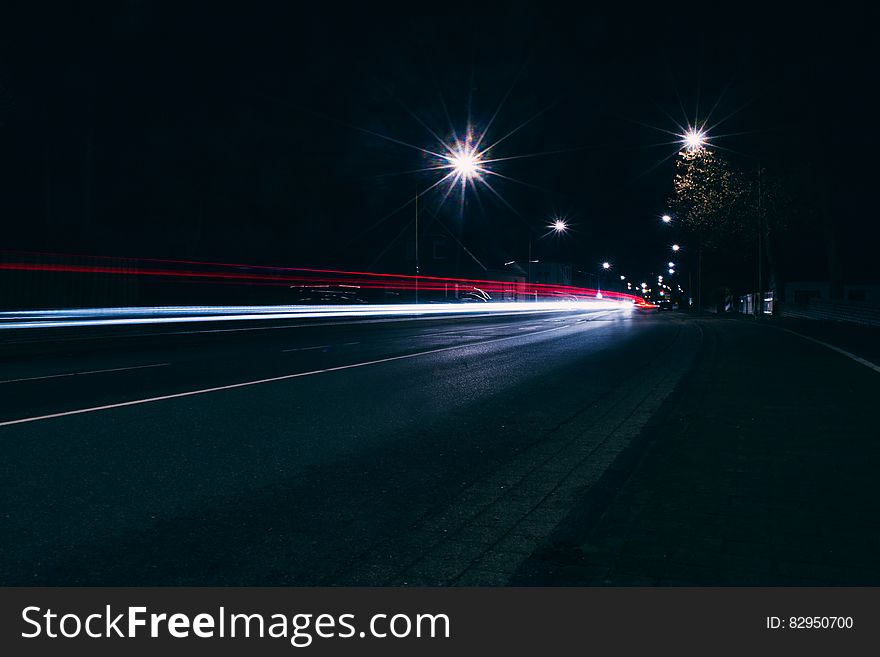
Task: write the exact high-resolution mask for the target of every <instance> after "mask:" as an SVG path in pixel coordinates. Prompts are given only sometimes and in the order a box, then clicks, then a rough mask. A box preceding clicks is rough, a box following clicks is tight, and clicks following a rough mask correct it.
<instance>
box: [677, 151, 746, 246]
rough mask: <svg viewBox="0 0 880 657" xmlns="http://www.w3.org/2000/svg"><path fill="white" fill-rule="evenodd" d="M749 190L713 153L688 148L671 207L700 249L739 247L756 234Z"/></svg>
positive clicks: (681, 160) (681, 155)
mask: <svg viewBox="0 0 880 657" xmlns="http://www.w3.org/2000/svg"><path fill="white" fill-rule="evenodd" d="M749 187H750V185H749V184H748V182H747V181H745V180H743V179H742V177H741V176H740V175H739V174H737V173H736V172H735V171H734V170H733V169H731V168H730V167H729V166H728V165H727V162H725V161H724V159H723V158H721V157H720V156H718V155H716V154H715V153H713V152H712V151H711V150H709V149H706V148H699V149H685V150H683V151H682V152H681V153H679V157H678V159H677V160H676V163H675V180H674V187H673V195H672V198H671V199H670V207H672V209H673V210H674V211H675V213H676V215H677V216H678V217H679V219H680V221H681V225H682V227H683V228H684V229H685V230H687V231H688V232H690V233H692V234H693V235H695V236H696V237H697V242H698V243H699V246H700V247H702V248H707V249H715V248H717V247H719V246H721V245H722V244H731V243H737V244H738V243H741V242H742V240H743V239H744V238H745V237H746V236H747V235H748V233H749V232H751V234H752V235H754V227H753V226H754V215H753V214H752V213H750V212H749V211H748V209H747V208H748V205H749V201H748V195H749ZM750 228H751V231H750V230H749V229H750Z"/></svg>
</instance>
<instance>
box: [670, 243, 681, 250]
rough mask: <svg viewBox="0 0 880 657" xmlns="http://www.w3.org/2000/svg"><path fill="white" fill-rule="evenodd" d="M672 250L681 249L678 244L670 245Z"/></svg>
mask: <svg viewBox="0 0 880 657" xmlns="http://www.w3.org/2000/svg"><path fill="white" fill-rule="evenodd" d="M672 250H673V251H680V250H681V247H680V246H679V245H678V244H673V245H672Z"/></svg>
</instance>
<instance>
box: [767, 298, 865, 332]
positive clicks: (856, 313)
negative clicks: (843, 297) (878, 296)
mask: <svg viewBox="0 0 880 657" xmlns="http://www.w3.org/2000/svg"><path fill="white" fill-rule="evenodd" d="M779 314H780V315H781V316H782V317H799V318H801V319H821V320H827V321H832V322H852V323H854V324H868V325H871V326H880V306H877V305H874V304H869V303H862V302H859V301H815V300H814V301H810V303H808V304H806V303H780V304H779Z"/></svg>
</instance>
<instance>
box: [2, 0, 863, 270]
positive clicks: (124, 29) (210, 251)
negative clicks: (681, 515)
mask: <svg viewBox="0 0 880 657" xmlns="http://www.w3.org/2000/svg"><path fill="white" fill-rule="evenodd" d="M707 12H708V13H707ZM877 19H878V12H877V10H875V9H873V8H871V7H870V5H868V4H865V5H854V6H853V7H852V8H848V9H847V8H836V9H833V10H832V9H828V10H826V11H825V12H811V11H808V10H806V9H804V8H802V7H799V6H798V5H794V4H792V5H791V6H790V8H788V9H786V10H775V11H773V12H771V11H770V10H768V9H767V6H766V4H765V5H763V6H761V5H758V6H755V7H748V6H746V5H739V4H737V5H736V6H734V5H729V6H728V7H726V9H725V11H724V12H723V13H719V12H710V11H709V10H707V9H706V8H705V7H704V8H703V9H701V10H696V9H690V8H689V9H687V10H685V9H682V10H681V11H679V12H678V13H676V11H675V9H674V8H671V7H670V6H668V5H666V4H664V6H655V8H654V9H651V10H647V11H646V10H643V9H639V8H637V7H636V6H635V5H628V4H623V3H620V4H619V5H618V6H617V7H616V8H613V9H608V8H603V9H601V10H600V9H595V10H591V9H584V10H582V11H579V12H571V13H569V12H565V11H562V10H560V9H556V8H554V7H553V6H552V5H550V4H548V3H533V2H515V3H508V4H506V5H504V6H503V8H497V7H496V8H493V9H492V10H489V9H482V10H478V9H474V8H472V7H466V6H463V5H448V6H447V7H446V8H445V10H444V11H440V10H438V11H436V12H433V13H432V12H431V8H430V7H427V6H425V5H423V4H419V5H414V6H413V9H412V10H411V11H406V10H405V9H403V8H401V7H397V8H395V10H391V9H377V8H375V7H371V8H370V10H369V11H368V10H367V9H366V8H365V7H363V6H360V8H359V9H350V8H347V7H345V6H336V7H334V8H332V9H328V10H327V11H326V12H323V13H316V12H315V11H314V10H307V9H304V8H303V7H302V6H300V5H298V4H297V5H294V3H282V2H278V3H262V4H260V5H258V6H256V7H255V6H252V5H251V4H250V3H241V4H240V5H238V6H232V5H230V4H224V3H202V4H190V3H154V2H145V1H134V0H130V1H128V2H118V3H109V4H104V3H80V4H79V6H77V5H72V4H71V5H67V4H49V3H44V4H42V5H40V4H26V5H23V6H21V7H19V8H18V10H17V11H12V10H9V9H7V10H6V17H5V19H4V20H3V24H2V41H0V161H2V164H0V167H2V169H0V173H2V180H3V192H2V194H0V213H2V214H0V216H2V225H3V229H4V230H3V232H4V238H3V247H2V248H4V249H34V250H49V251H78V252H86V253H94V254H108V255H123V256H153V257H172V258H194V257H195V258H201V259H218V260H225V261H232V262H254V263H264V264H285V265H291V266H296V265H310V266H327V267H337V268H367V267H370V268H372V269H375V270H378V271H400V270H402V269H405V268H406V267H407V266H409V265H408V264H407V261H406V260H405V256H406V250H405V249H404V248H403V242H404V241H405V240H406V239H407V238H406V237H404V236H405V235H407V234H408V233H407V231H408V230H410V229H411V225H410V223H409V222H410V221H411V219H412V212H411V210H410V209H409V208H407V209H405V210H403V211H401V212H400V213H398V214H393V215H391V216H389V217H387V218H386V219H385V220H384V221H380V220H381V219H382V218H383V217H385V216H386V215H388V213H390V212H391V211H392V210H394V209H395V208H397V207H398V206H400V205H401V204H403V203H405V202H407V201H408V200H409V199H410V198H412V196H413V195H414V194H415V192H416V191H418V190H420V189H424V188H426V187H428V186H429V185H430V184H431V182H432V181H433V180H434V179H435V174H431V173H427V174H403V175H385V174H395V173H399V172H403V171H408V170H412V169H418V168H420V167H424V166H426V165H428V164H430V161H429V160H426V159H425V157H424V156H423V155H422V154H421V153H420V152H419V151H417V150H415V149H412V148H408V147H406V146H402V145H400V144H396V143H393V142H391V141H388V140H383V139H381V138H379V137H376V136H374V135H371V134H369V133H368V132H366V131H372V132H375V133H380V134H383V135H387V136H388V137H392V138H394V139H397V140H401V141H404V142H407V143H410V144H414V145H417V146H420V147H425V148H432V149H433V148H436V147H437V144H436V142H435V141H434V138H433V137H432V136H431V134H430V132H429V131H428V130H427V129H426V128H425V127H424V126H422V125H421V124H420V122H419V121H422V122H424V123H425V124H427V125H428V126H429V127H430V128H431V129H433V130H435V131H437V132H439V133H440V135H441V136H442V137H444V138H448V137H449V135H450V127H449V123H448V120H447V117H446V115H445V113H444V109H443V103H445V105H446V108H447V110H448V113H449V115H450V118H451V119H452V123H453V124H454V126H455V127H456V129H457V130H464V126H465V124H466V121H467V117H468V108H469V107H470V113H471V117H472V119H473V121H474V123H475V126H476V128H477V130H478V131H479V130H481V129H483V128H485V126H486V124H487V122H488V121H489V119H490V117H491V116H492V114H493V112H495V110H496V109H497V108H498V106H499V103H501V101H502V99H503V98H505V95H506V96H507V98H506V100H505V102H504V103H503V105H502V106H501V108H500V110H499V111H498V114H497V118H496V119H495V121H494V123H493V124H492V125H491V128H490V130H489V132H488V134H487V137H486V139H487V140H488V141H489V142H491V141H494V139H497V138H498V137H500V136H502V135H504V134H506V133H507V132H509V131H511V130H513V129H515V128H517V127H518V126H520V125H521V124H522V123H523V122H525V121H527V120H529V119H533V120H531V122H529V123H528V124H527V125H525V126H523V127H522V128H521V129H519V130H518V131H517V132H516V133H515V134H514V135H512V136H511V137H510V138H509V139H508V140H506V141H505V142H503V144H500V145H499V146H498V147H497V149H495V150H493V154H494V155H496V156H498V157H506V156H519V155H526V154H530V153H538V152H545V151H560V152H558V153H554V154H550V155H544V156H540V157H533V158H525V159H521V160H516V161H509V162H505V163H499V165H498V166H497V171H498V172H499V173H503V174H504V175H506V176H509V177H512V178H516V179H518V180H521V181H523V182H526V183H528V186H526V185H519V184H516V183H512V182H508V181H504V180H498V179H491V178H490V180H492V182H493V183H497V184H496V185H495V186H496V189H497V190H498V191H499V193H500V194H501V195H502V196H503V197H504V198H505V200H506V201H507V202H508V203H509V204H510V206H512V208H513V210H511V209H510V208H508V207H506V206H505V205H504V204H502V203H501V202H499V201H498V200H497V199H495V198H494V197H493V196H492V195H491V194H489V193H487V192H486V191H485V190H484V191H482V192H480V193H479V194H478V195H476V196H475V195H473V194H469V195H468V200H467V204H466V208H465V213H464V216H463V218H462V217H460V216H459V214H458V212H457V206H456V204H455V203H454V202H448V203H447V205H445V206H444V207H443V208H442V209H441V210H440V211H439V212H438V213H437V219H436V220H432V219H431V216H430V215H431V214H432V212H434V210H435V208H436V205H437V200H438V199H437V197H436V196H435V197H433V198H431V197H428V198H426V199H424V200H423V209H424V212H425V215H424V216H423V219H422V221H423V230H424V231H426V233H438V234H443V233H444V232H445V231H450V232H452V233H454V234H455V235H457V236H458V237H459V238H460V239H461V240H462V242H463V243H464V244H466V245H467V246H468V247H469V248H470V249H471V250H472V251H473V252H474V253H475V254H478V255H479V257H480V258H481V259H483V260H484V261H485V262H486V264H487V265H490V266H493V267H494V266H499V265H500V263H501V261H502V259H517V258H523V257H524V256H525V250H526V248H527V247H526V244H527V241H526V239H527V235H528V232H527V231H528V230H529V229H531V230H532V231H533V232H534V234H535V235H538V234H540V233H542V232H543V230H541V228H542V225H543V224H544V222H545V221H547V220H548V219H549V218H550V217H551V216H552V215H553V214H554V213H563V214H565V215H567V216H568V217H569V218H570V220H571V222H572V223H573V224H574V228H575V230H574V231H573V233H572V234H571V235H570V236H568V237H567V238H566V239H565V240H563V241H559V242H553V241H552V240H551V239H547V240H541V241H540V242H539V246H538V247H536V248H538V249H543V250H544V255H545V257H559V258H562V259H567V260H571V261H574V262H576V263H580V264H583V265H584V266H590V265H591V264H593V263H595V262H596V261H597V260H602V259H610V260H613V261H614V262H615V263H616V265H617V266H619V267H620V268H621V270H624V269H626V270H637V271H645V270H647V269H649V268H651V267H654V266H655V264H656V262H658V261H662V260H665V258H666V252H665V248H666V244H667V243H668V242H669V241H670V239H669V236H668V235H666V234H664V233H663V231H662V230H661V227H660V226H659V225H658V222H657V216H658V215H659V214H661V213H662V212H663V211H664V209H665V208H664V205H665V199H666V198H667V197H668V195H669V193H670V191H671V181H672V173H673V164H672V160H667V161H666V162H664V163H661V164H659V165H658V163H659V162H660V161H661V160H662V159H663V158H665V157H666V156H668V155H670V154H672V153H674V152H675V150H676V149H675V146H674V145H665V146H664V145H659V144H661V142H667V141H669V140H670V136H669V135H667V134H665V133H664V132H662V131H661V130H673V131H675V130H676V129H677V128H676V125H675V123H674V122H673V119H674V120H675V121H678V122H679V123H684V122H685V121H686V120H693V119H694V117H695V115H696V116H698V118H700V119H705V118H706V114H707V112H708V110H709V109H710V108H711V107H712V106H713V105H715V104H716V102H717V106H716V107H715V110H714V113H713V114H712V117H711V118H712V120H713V121H714V120H717V119H721V118H724V117H727V118H726V120H725V121H724V122H723V123H722V124H721V125H719V126H718V127H717V128H715V131H714V132H715V134H725V135H731V136H729V137H723V138H719V139H718V141H717V144H718V146H720V147H723V148H725V149H729V150H725V151H724V154H725V155H726V156H727V157H728V158H729V159H730V161H731V163H732V164H733V165H734V166H737V167H740V168H743V169H745V168H750V167H755V166H756V165H757V164H756V163H757V162H758V161H759V160H760V161H761V162H762V163H763V164H764V166H766V167H767V168H768V169H772V170H774V171H777V172H780V175H783V174H784V175H787V176H789V175H790V176H793V177H794V179H795V180H797V181H798V183H797V184H798V185H799V187H798V188H797V189H798V193H799V194H802V195H803V197H804V198H805V199H807V200H806V201H805V205H807V206H810V207H814V209H815V210H816V216H815V217H813V218H811V219H809V220H804V222H803V223H802V224H800V225H798V226H797V229H796V230H792V231H790V232H789V234H787V235H786V236H785V238H784V240H782V243H781V244H780V250H781V253H782V261H783V264H784V265H785V267H786V268H787V273H788V275H789V276H790V277H798V276H802V277H803V276H807V277H821V276H823V275H826V274H827V262H826V248H825V247H826V244H827V243H828V240H829V239H830V240H833V242H834V244H835V248H837V249H838V250H839V260H840V261H841V262H842V263H844V276H846V277H847V278H849V279H866V278H876V272H877V267H876V265H875V264H874V258H873V250H874V245H875V244H876V243H877V240H878V238H880V231H878V228H877V225H878V223H880V222H877V221H876V215H877V211H876V204H877V200H876V197H875V195H874V194H873V191H874V187H875V186H876V185H875V182H874V181H875V171H876V166H875V164H874V163H875V161H876V154H875V152H876V149H877V146H878V144H877V141H878V138H877V131H876V129H875V128H874V127H873V122H874V121H875V115H876V109H877V105H876V102H875V100H874V89H875V87H876V85H877V72H876V69H877V64H878V61H880V59H878V52H877V46H876V45H875V44H874V41H875V39H874V33H873V32H874V29H875V27H876V25H877ZM409 112H412V113H413V114H415V116H416V117H418V120H416V118H414V117H413V116H412V115H411V114H410V113H409ZM670 115H671V118H670ZM533 117H534V118H533ZM647 126H654V127H655V128H659V129H661V130H658V129H654V128H651V127H647ZM808 197H809V198H808ZM823 199H824V200H823ZM823 212H824V213H825V214H824V215H823V214H822V213H823ZM823 216H824V217H826V219H823V218H822V217H823ZM828 217H830V220H828ZM829 226H830V227H831V228H830V229H829ZM444 227H445V228H444ZM829 230H830V232H829Z"/></svg>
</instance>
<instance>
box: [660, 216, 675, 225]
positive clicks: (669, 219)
mask: <svg viewBox="0 0 880 657" xmlns="http://www.w3.org/2000/svg"><path fill="white" fill-rule="evenodd" d="M660 218H661V219H662V220H663V223H664V224H668V223H669V222H671V221H672V217H670V216H669V215H668V214H664V215H663V216H662V217H660Z"/></svg>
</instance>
